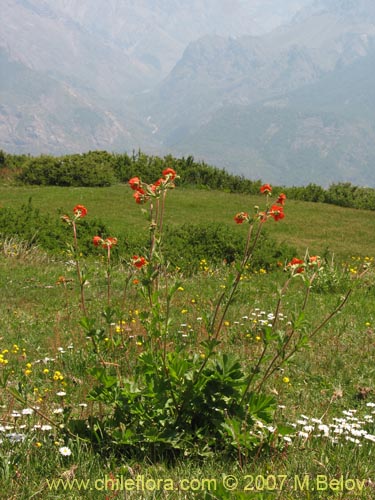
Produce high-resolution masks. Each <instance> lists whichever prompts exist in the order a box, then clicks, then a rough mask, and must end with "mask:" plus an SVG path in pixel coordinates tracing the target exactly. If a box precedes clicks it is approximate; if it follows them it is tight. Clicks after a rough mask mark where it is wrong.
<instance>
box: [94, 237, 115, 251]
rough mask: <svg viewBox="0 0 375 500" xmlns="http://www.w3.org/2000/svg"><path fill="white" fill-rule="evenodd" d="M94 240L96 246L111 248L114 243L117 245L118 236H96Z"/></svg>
mask: <svg viewBox="0 0 375 500" xmlns="http://www.w3.org/2000/svg"><path fill="white" fill-rule="evenodd" d="M92 242H93V244H94V245H95V246H96V247H98V246H99V245H101V246H102V247H103V248H108V247H109V248H111V247H112V246H113V245H117V238H114V237H109V238H106V239H103V238H102V237H101V236H94V237H93V239H92Z"/></svg>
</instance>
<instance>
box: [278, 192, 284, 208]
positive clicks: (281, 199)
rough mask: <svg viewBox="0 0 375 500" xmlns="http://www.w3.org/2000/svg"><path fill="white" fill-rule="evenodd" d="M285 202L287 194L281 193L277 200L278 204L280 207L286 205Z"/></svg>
mask: <svg viewBox="0 0 375 500" xmlns="http://www.w3.org/2000/svg"><path fill="white" fill-rule="evenodd" d="M285 200H286V194H284V193H280V194H279V197H278V198H277V200H276V203H278V204H279V205H284V203H285Z"/></svg>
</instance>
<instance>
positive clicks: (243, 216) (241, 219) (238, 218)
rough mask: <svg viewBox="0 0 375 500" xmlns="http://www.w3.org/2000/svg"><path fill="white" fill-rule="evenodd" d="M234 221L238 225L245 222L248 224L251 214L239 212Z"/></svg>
mask: <svg viewBox="0 0 375 500" xmlns="http://www.w3.org/2000/svg"><path fill="white" fill-rule="evenodd" d="M234 220H235V222H236V224H242V223H243V222H245V221H246V222H247V221H248V220H249V214H248V213H246V212H239V213H238V214H236V215H235V217H234Z"/></svg>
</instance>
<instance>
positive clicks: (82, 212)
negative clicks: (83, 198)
mask: <svg viewBox="0 0 375 500" xmlns="http://www.w3.org/2000/svg"><path fill="white" fill-rule="evenodd" d="M73 214H74V217H73V219H71V218H70V217H69V215H62V216H61V219H62V221H63V222H67V223H68V224H71V223H72V222H73V221H76V220H77V219H83V217H86V215H87V208H86V207H85V206H83V205H76V206H75V207H74V208H73Z"/></svg>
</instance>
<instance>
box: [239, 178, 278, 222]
mask: <svg viewBox="0 0 375 500" xmlns="http://www.w3.org/2000/svg"><path fill="white" fill-rule="evenodd" d="M260 192H261V194H265V195H267V197H269V196H271V195H272V187H271V186H270V185H269V184H263V186H261V187H260ZM285 200H286V195H285V194H284V193H281V194H279V196H278V198H277V200H276V202H275V203H274V204H273V205H271V207H267V209H266V210H265V211H262V212H260V211H259V210H258V207H256V209H257V212H256V215H255V218H256V219H257V220H259V221H260V222H266V220H267V219H269V218H270V217H272V218H273V219H274V220H275V221H279V220H281V219H283V218H284V217H285V214H284V204H285ZM234 220H235V222H236V224H242V223H243V222H251V221H252V217H250V215H249V214H248V213H247V212H239V213H238V214H236V215H235V217H234Z"/></svg>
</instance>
